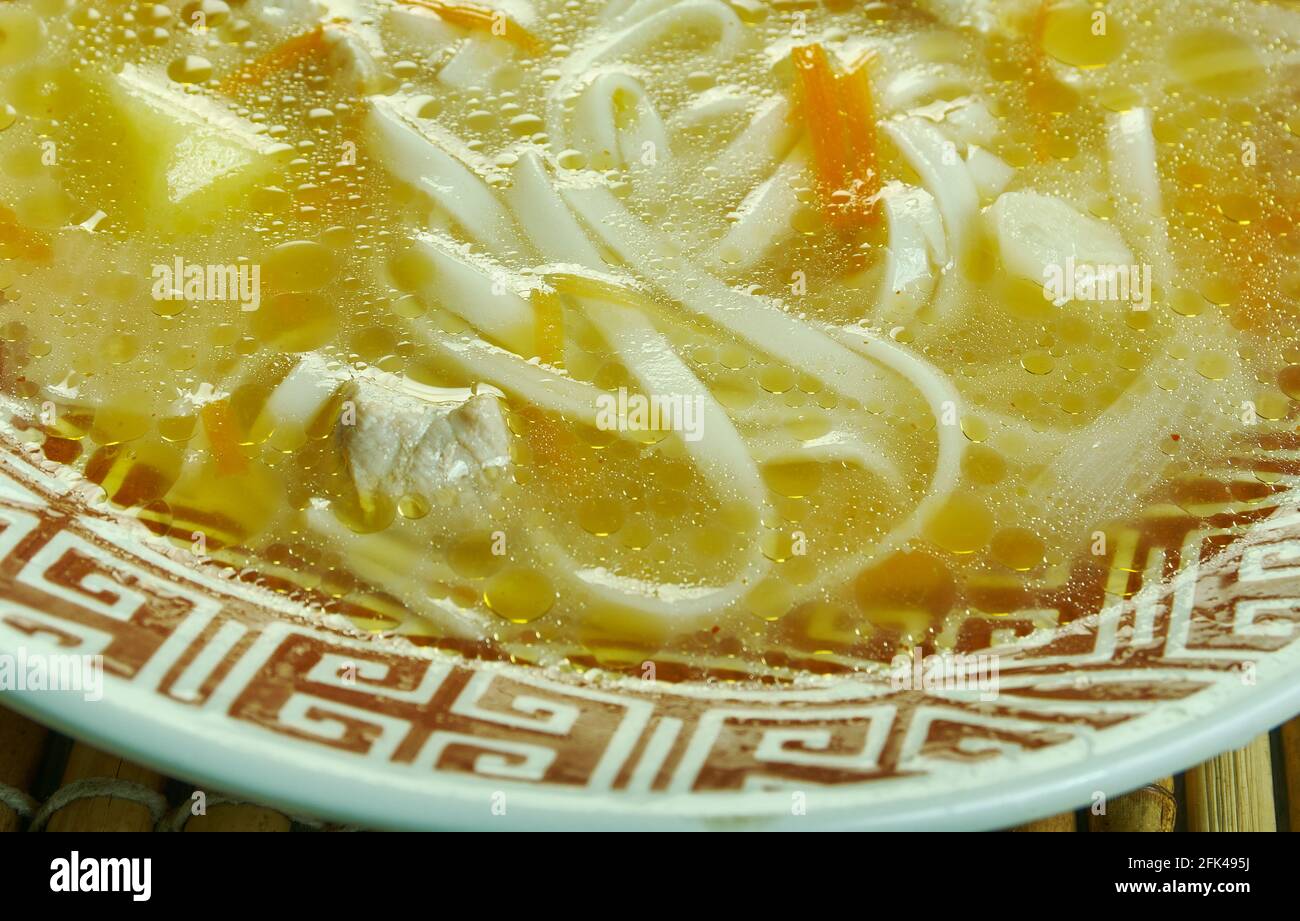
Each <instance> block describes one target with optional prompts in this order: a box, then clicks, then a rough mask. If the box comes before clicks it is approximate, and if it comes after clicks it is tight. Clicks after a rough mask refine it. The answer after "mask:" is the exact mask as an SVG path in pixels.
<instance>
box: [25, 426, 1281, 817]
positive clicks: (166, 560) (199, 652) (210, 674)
mask: <svg viewBox="0 0 1300 921" xmlns="http://www.w3.org/2000/svg"><path fill="white" fill-rule="evenodd" d="M1286 495H1289V494H1282V493H1279V496H1282V497H1285V496H1286ZM1243 515H1244V516H1245V518H1244V520H1246V521H1247V522H1249V523H1250V524H1251V526H1250V527H1249V528H1248V529H1243V528H1242V527H1241V521H1242V520H1243ZM1200 520H1201V521H1202V525H1203V526H1199V527H1197V528H1194V529H1190V530H1187V529H1185V530H1184V532H1182V533H1180V534H1178V535H1177V536H1176V539H1175V540H1171V539H1170V538H1169V536H1168V534H1167V533H1166V534H1163V535H1157V534H1155V533H1154V531H1152V532H1150V533H1134V534H1131V535H1129V537H1128V539H1127V542H1126V543H1125V545H1124V546H1123V547H1121V548H1118V549H1117V550H1116V551H1115V557H1114V558H1113V559H1112V560H1111V561H1110V564H1111V565H1110V569H1109V573H1108V575H1107V578H1109V579H1111V580H1112V581H1114V580H1116V579H1118V580H1120V581H1121V582H1123V583H1124V584H1123V585H1120V586H1118V587H1115V586H1112V587H1111V589H1112V590H1108V591H1107V592H1106V593H1104V594H1102V595H1099V598H1098V607H1097V610H1096V612H1095V613H1094V614H1093V615H1092V616H1089V617H1083V618H1076V619H1073V620H1071V621H1070V622H1068V623H1065V622H1060V618H1059V616H1058V615H1059V610H1054V609H1053V608H1052V607H1051V606H1050V599H1044V598H1037V597H1036V598H1028V599H1025V600H1024V607H1023V609H1020V610H1017V611H1016V612H1015V613H1012V614H1011V615H1009V616H1006V617H1001V618H997V619H995V620H993V619H984V620H972V621H971V622H970V623H969V624H968V625H967V627H966V628H964V629H963V632H962V635H961V637H960V638H959V644H958V647H959V650H960V651H965V652H970V651H975V650H989V649H993V650H995V651H997V649H998V647H999V646H1000V645H1003V644H1008V645H1007V646H1006V648H1005V649H1004V650H1002V651H1001V652H999V655H1000V661H1001V668H1000V670H1001V680H1000V684H1001V691H1000V693H999V694H998V695H997V696H996V698H995V699H990V700H985V699H982V698H981V696H980V694H979V692H978V691H975V690H969V691H967V690H961V691H956V690H954V691H914V690H896V689H894V687H892V686H891V684H890V682H889V681H888V679H887V678H879V679H875V680H871V679H868V678H853V679H843V678H840V679H828V680H826V681H824V682H822V683H820V684H812V685H809V686H808V687H807V688H803V687H801V688H799V689H797V690H790V689H763V688H743V687H738V688H736V689H732V690H719V689H716V688H708V689H706V688H703V687H701V686H698V685H696V686H676V685H671V684H667V683H662V682H661V683H654V682H641V681H637V680H634V679H621V680H618V681H614V680H608V681H606V682H603V683H602V682H600V681H597V680H584V679H581V678H578V677H567V676H556V675H551V674H548V673H543V672H542V671H540V670H536V669H529V668H526V667H521V666H513V665H508V664H501V663H492V662H477V661H470V660H466V659H463V658H460V657H457V656H453V655H451V654H448V653H447V652H444V651H440V650H433V649H421V648H416V647H415V646H411V645H409V644H406V643H405V641H402V640H398V639H394V638H392V637H376V636H372V635H367V634H364V633H362V632H360V631H357V630H353V629H349V627H348V625H347V624H346V623H342V622H341V619H339V618H328V617H324V616H313V615H311V614H310V612H308V611H306V610H304V609H302V608H301V606H295V605H293V604H291V603H289V602H288V601H286V600H283V599H277V598H276V597H275V596H274V595H273V594H272V593H270V592H267V591H265V590H263V589H261V588H259V587H257V586H255V585H246V584H243V583H242V582H241V581H240V580H239V579H237V578H230V577H229V576H228V574H222V573H220V572H214V571H209V569H208V568H205V567H204V566H200V565H195V564H194V563H193V562H192V561H191V562H187V561H186V560H185V559H184V558H183V556H182V555H181V554H179V553H178V552H177V551H175V550H173V549H171V548H170V547H167V546H163V545H162V544H161V543H159V542H157V541H151V540H149V539H148V535H147V532H145V531H143V529H142V528H140V527H139V526H138V525H136V524H134V523H133V522H130V521H126V520H121V519H118V518H115V517H114V516H113V515H112V514H111V513H110V512H108V511H104V510H102V509H96V508H94V507H93V506H92V505H88V504H87V501H86V493H84V492H83V491H81V489H80V487H78V485H77V484H76V483H75V481H74V480H73V479H72V478H71V477H70V476H68V475H65V474H61V473H60V472H59V470H58V468H57V467H55V466H53V465H49V464H46V463H45V462H44V461H43V460H42V459H40V458H39V456H38V455H34V454H30V453H28V451H27V449H25V448H22V447H21V446H10V447H9V448H8V449H7V450H6V451H5V452H4V453H3V454H2V455H0V652H5V651H10V650H13V649H16V648H18V647H20V646H25V647H28V648H35V649H42V650H45V649H48V650H50V651H58V652H71V653H80V654H91V655H101V656H103V659H104V663H105V670H106V673H107V674H108V675H109V676H110V680H109V686H108V688H107V689H106V694H107V696H108V698H110V699H111V697H113V696H114V695H128V694H133V695H146V696H148V697H149V698H151V699H152V700H153V701H154V704H153V705H154V706H157V707H160V708H163V707H165V708H170V709H171V710H173V711H175V712H177V713H188V714H192V715H193V718H194V719H195V720H196V725H197V724H198V723H200V722H202V721H209V724H211V721H217V722H220V723H221V724H222V725H223V726H225V727H226V728H227V729H229V728H230V727H234V728H235V729H236V730H237V731H239V732H243V733H250V734H257V735H260V736H261V737H263V738H264V739H266V740H271V741H274V743H275V744H277V745H284V746H292V747H295V748H296V749H297V750H299V751H308V752H311V753H312V756H313V757H317V758H320V759H329V760H332V761H334V762H337V763H343V764H362V763H364V764H366V765H368V766H370V767H374V766H376V765H379V766H382V768H383V770H385V771H391V772H401V773H404V774H406V775H410V776H414V777H422V778H425V777H427V778H431V779H432V778H435V777H455V778H457V779H458V780H467V781H482V782H485V783H490V784H491V785H492V786H493V787H494V788H495V787H501V786H502V785H527V786H531V787H537V786H547V787H552V788H556V789H560V790H565V789H584V790H591V791H602V792H606V793H609V794H621V795H627V796H635V797H642V796H646V795H658V796H682V795H690V794H696V793H703V792H712V793H725V792H737V793H739V792H745V791H755V790H767V791H771V790H782V789H787V788H790V789H794V788H800V789H802V788H808V787H810V786H834V785H844V784H856V785H864V786H875V787H880V788H883V787H891V788H892V789H897V785H898V784H906V783H911V782H916V781H918V780H921V779H926V780H929V781H930V782H933V781H934V780H935V778H936V777H942V776H944V775H945V774H947V773H949V772H955V771H959V770H961V771H970V770H971V769H972V768H976V769H980V770H986V771H987V770H996V768H997V765H998V764H999V763H1000V762H1003V761H1004V760H1005V759H1033V758H1043V757H1045V756H1046V755H1048V754H1051V753H1057V756H1058V757H1060V756H1061V753H1063V752H1064V753H1068V752H1069V751H1071V750H1072V746H1074V747H1078V746H1095V745H1096V744H1098V741H1099V740H1103V739H1105V738H1106V737H1107V734H1108V733H1111V732H1113V730H1114V729H1115V728H1116V727H1120V726H1125V725H1131V724H1133V723H1134V721H1137V720H1140V719H1142V718H1143V717H1146V716H1147V715H1149V714H1151V713H1152V711H1153V710H1154V709H1155V708H1157V707H1159V706H1160V705H1161V704H1162V703H1164V702H1166V701H1169V700H1179V701H1183V702H1185V703H1187V702H1192V701H1194V700H1195V699H1196V698H1197V697H1198V695H1201V694H1203V693H1204V692H1205V691H1207V689H1210V688H1215V687H1218V688H1220V689H1223V688H1225V687H1227V686H1229V685H1233V684H1236V685H1242V684H1248V683H1249V682H1250V681H1251V680H1252V677H1253V675H1254V674H1255V672H1256V671H1257V670H1266V669H1278V668H1282V669H1290V670H1291V672H1292V673H1293V674H1294V671H1295V669H1296V668H1297V666H1298V664H1300V643H1296V642H1295V641H1296V639H1297V636H1300V511H1298V510H1297V509H1296V507H1295V506H1294V504H1287V503H1286V502H1284V501H1272V502H1270V503H1264V504H1261V503H1255V504H1253V505H1251V506H1250V507H1249V508H1248V509H1246V510H1245V511H1241V510H1238V511H1237V512H1234V511H1232V510H1229V511H1227V512H1224V513H1223V514H1222V515H1220V516H1218V517H1216V516H1215V515H1209V516H1202V519H1200ZM1045 620H1046V622H1048V623H1050V624H1054V628H1053V629H1048V630H1044V629H1042V625H1043V623H1044V621H1045ZM335 621H340V622H338V623H336V622H335ZM1012 642H1014V648H1012V647H1011V646H1010V645H1009V644H1011V643H1012ZM1189 712H1190V711H1189ZM882 782H887V783H883V784H882Z"/></svg>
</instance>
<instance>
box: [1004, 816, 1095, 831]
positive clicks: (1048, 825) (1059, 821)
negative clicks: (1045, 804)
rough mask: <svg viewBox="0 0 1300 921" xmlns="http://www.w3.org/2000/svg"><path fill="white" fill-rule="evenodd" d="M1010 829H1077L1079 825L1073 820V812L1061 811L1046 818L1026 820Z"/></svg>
mask: <svg viewBox="0 0 1300 921" xmlns="http://www.w3.org/2000/svg"><path fill="white" fill-rule="evenodd" d="M1011 830H1012V831H1078V830H1079V826H1078V823H1077V822H1076V820H1075V815H1074V813H1073V812H1063V813H1061V814H1060V815H1054V816H1050V817H1048V818H1046V819H1039V820H1038V821H1037V822H1028V823H1026V824H1024V825H1017V826H1016V827H1015V828H1013V829H1011Z"/></svg>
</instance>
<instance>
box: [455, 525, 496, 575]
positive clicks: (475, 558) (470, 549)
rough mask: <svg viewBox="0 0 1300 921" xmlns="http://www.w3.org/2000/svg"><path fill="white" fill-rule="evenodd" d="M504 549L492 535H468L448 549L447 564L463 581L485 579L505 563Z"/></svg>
mask: <svg viewBox="0 0 1300 921" xmlns="http://www.w3.org/2000/svg"><path fill="white" fill-rule="evenodd" d="M502 547H503V545H502V543H501V542H500V541H499V540H498V539H497V537H495V536H494V535H492V534H467V535H465V536H463V537H461V538H460V539H459V540H457V541H456V542H455V543H453V544H452V545H451V547H450V548H448V550H447V563H448V565H450V566H451V568H452V570H453V571H454V572H455V573H456V575H458V576H460V577H461V578H463V579H484V578H486V577H488V576H490V575H492V574H493V573H494V572H496V571H497V570H499V569H500V568H501V567H502V565H503V564H504V563H505V557H504V556H503V555H502V554H501V553H499V552H498V550H500V549H502Z"/></svg>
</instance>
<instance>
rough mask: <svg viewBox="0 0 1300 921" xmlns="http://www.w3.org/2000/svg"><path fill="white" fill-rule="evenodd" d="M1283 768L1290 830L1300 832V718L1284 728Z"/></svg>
mask: <svg viewBox="0 0 1300 921" xmlns="http://www.w3.org/2000/svg"><path fill="white" fill-rule="evenodd" d="M1282 768H1283V770H1284V771H1285V776H1286V789H1287V803H1288V805H1289V807H1290V808H1289V809H1288V813H1289V816H1290V819H1291V825H1290V830H1291V831H1300V718H1297V719H1293V720H1292V721H1291V722H1289V723H1287V724H1286V725H1284V726H1283V727H1282Z"/></svg>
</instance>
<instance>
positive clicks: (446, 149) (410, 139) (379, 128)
mask: <svg viewBox="0 0 1300 921" xmlns="http://www.w3.org/2000/svg"><path fill="white" fill-rule="evenodd" d="M410 106H411V99H410V97H409V96H402V95H397V96H371V97H370V112H369V114H368V116H367V119H366V121H367V126H368V128H369V130H370V132H371V136H372V138H373V140H374V143H375V149H376V150H378V151H379V153H380V157H381V159H382V161H383V163H384V166H385V167H386V168H387V169H388V171H389V172H391V173H392V174H393V175H394V176H397V177H398V178H399V179H401V180H403V181H404V182H407V183H410V184H411V185H414V186H416V187H418V188H420V189H423V190H424V191H426V192H428V193H429V195H431V196H432V197H433V199H434V201H436V202H437V203H438V206H439V207H440V208H442V209H443V210H444V211H445V212H447V213H448V214H450V215H451V216H452V218H453V219H455V221H456V223H457V224H459V225H460V226H461V228H463V229H464V230H465V232H466V233H468V234H469V235H470V236H471V237H473V238H474V240H475V241H476V242H478V243H480V244H482V245H483V246H485V247H487V248H488V249H489V250H490V251H491V252H495V253H502V252H518V251H519V250H520V249H521V248H522V242H521V241H520V239H519V235H518V233H517V231H516V229H515V226H514V221H513V220H511V218H510V214H509V212H507V211H506V210H505V208H503V207H502V206H501V203H500V202H499V201H497V199H496V196H495V195H493V194H492V191H491V189H489V188H488V186H487V184H486V183H484V182H483V180H482V178H480V175H479V173H480V172H483V173H485V172H486V167H485V166H484V164H482V162H481V161H480V160H479V158H478V157H477V155H475V154H474V153H473V152H472V151H470V150H468V149H467V148H466V147H465V146H464V144H463V143H462V142H461V141H460V140H459V139H458V138H456V137H455V135H453V134H451V133H450V132H447V131H445V130H444V129H443V128H441V127H439V126H438V125H436V124H435V123H433V122H432V121H430V120H429V119H421V118H417V117H416V116H415V115H414V114H413V113H412V112H410ZM471 165H473V166H474V168H471Z"/></svg>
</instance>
